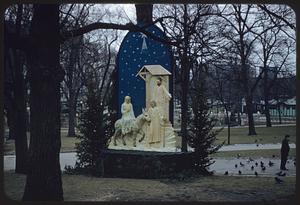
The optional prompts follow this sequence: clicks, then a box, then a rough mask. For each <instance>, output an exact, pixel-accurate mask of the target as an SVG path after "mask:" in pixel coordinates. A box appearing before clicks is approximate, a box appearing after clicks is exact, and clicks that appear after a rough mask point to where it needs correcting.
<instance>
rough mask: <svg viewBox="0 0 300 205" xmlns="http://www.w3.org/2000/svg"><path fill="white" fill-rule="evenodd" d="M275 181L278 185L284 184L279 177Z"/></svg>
mask: <svg viewBox="0 0 300 205" xmlns="http://www.w3.org/2000/svg"><path fill="white" fill-rule="evenodd" d="M275 181H276V183H278V184H280V183H282V182H283V180H282V179H279V178H278V177H275Z"/></svg>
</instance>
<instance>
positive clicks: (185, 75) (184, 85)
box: [179, 5, 190, 152]
mask: <svg viewBox="0 0 300 205" xmlns="http://www.w3.org/2000/svg"><path fill="white" fill-rule="evenodd" d="M183 17H184V22H185V24H184V25H185V26H184V45H185V46H184V48H183V54H182V59H181V77H182V81H181V92H182V97H181V138H182V139H181V151H182V152H187V135H188V132H187V124H188V108H189V106H188V91H189V76H190V64H189V57H188V48H187V46H188V43H189V42H188V41H189V39H188V28H187V7H186V5H184V16H183ZM179 52H180V51H179Z"/></svg>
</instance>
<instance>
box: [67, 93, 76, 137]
mask: <svg viewBox="0 0 300 205" xmlns="http://www.w3.org/2000/svg"><path fill="white" fill-rule="evenodd" d="M69 92H70V95H69V102H68V103H69V128H68V137H75V120H76V100H75V96H74V93H73V91H72V90H71V89H70V90H69Z"/></svg>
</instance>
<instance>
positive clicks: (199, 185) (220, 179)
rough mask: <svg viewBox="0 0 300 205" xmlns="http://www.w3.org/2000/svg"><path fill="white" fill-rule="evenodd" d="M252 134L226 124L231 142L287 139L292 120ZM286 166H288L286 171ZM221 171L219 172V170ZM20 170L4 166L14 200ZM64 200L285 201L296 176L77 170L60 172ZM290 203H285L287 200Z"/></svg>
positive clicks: (67, 145) (21, 181)
mask: <svg viewBox="0 0 300 205" xmlns="http://www.w3.org/2000/svg"><path fill="white" fill-rule="evenodd" d="M256 131H257V133H258V135H256V136H248V135H247V128H245V127H243V128H232V129H231V144H254V143H255V141H257V143H258V144H270V143H271V144H278V143H281V140H282V138H283V136H284V135H285V134H289V135H290V136H291V137H290V142H291V143H295V142H296V126H295V125H289V126H281V127H271V128H265V127H257V128H256ZM66 135H67V130H62V148H61V152H74V151H75V143H77V142H79V140H78V139H76V138H70V137H67V136H66ZM226 139H227V130H226V128H224V129H223V130H222V131H221V132H220V133H219V135H218V140H217V142H216V143H217V144H219V143H222V142H223V141H225V144H226V143H227V142H226ZM4 152H5V154H6V155H10V154H14V142H13V140H8V141H6V143H5V146H4ZM237 155H239V156H240V157H241V158H244V159H245V160H246V158H249V157H252V158H257V159H259V158H261V157H265V158H271V157H273V155H274V156H275V158H276V159H278V160H279V158H280V149H266V150H240V151H220V152H218V153H215V154H213V155H212V157H217V158H218V157H220V158H236V157H237ZM295 156H296V149H291V150H290V157H291V158H295ZM289 172H290V171H289ZM222 173H223V172H222ZM25 179H26V177H25V175H22V174H16V173H14V172H13V171H5V172H4V185H5V186H4V188H5V192H6V193H7V196H8V197H9V198H11V199H14V200H20V199H21V197H22V195H23V191H24V185H25ZM62 180H63V189H64V199H65V201H230V202H231V201H239V202H244V201H245V202H250V201H268V202H273V201H274V202H275V201H276V202H278V201H283V202H284V203H286V202H287V201H289V200H294V199H295V196H296V194H295V188H296V176H295V175H289V174H288V176H286V177H284V178H283V180H284V182H283V183H280V184H278V183H276V182H275V180H274V175H272V176H264V175H260V176H259V177H255V176H253V175H252V176H247V175H244V176H236V175H235V176H234V175H231V174H229V176H224V175H223V174H219V175H214V176H210V177H199V178H189V179H185V180H183V181H178V180H170V179H157V180H150V179H147V180H145V179H120V178H95V177H89V176H83V175H67V174H63V175H62ZM289 204H290V203H289Z"/></svg>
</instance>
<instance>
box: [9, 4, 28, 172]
mask: <svg viewBox="0 0 300 205" xmlns="http://www.w3.org/2000/svg"><path fill="white" fill-rule="evenodd" d="M30 12H31V8H30V6H28V5H26V6H24V5H22V4H20V5H14V6H11V7H9V8H8V10H7V11H6V19H5V31H6V33H5V34H6V35H5V61H6V63H5V75H6V77H5V109H6V111H7V118H8V125H9V135H10V138H13V139H14V140H15V154H16V168H15V172H16V173H26V171H27V151H28V145H27V134H26V132H27V123H28V120H27V119H28V113H27V106H26V104H27V86H26V79H25V78H26V74H25V73H26V71H27V68H26V59H25V53H24V52H23V51H22V50H21V49H17V48H14V47H13V45H12V42H11V40H10V38H11V37H10V36H9V35H7V31H12V32H14V33H15V35H16V36H17V37H21V36H23V35H24V34H26V32H27V30H26V26H28V23H29V19H30V17H31V13H30Z"/></svg>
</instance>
